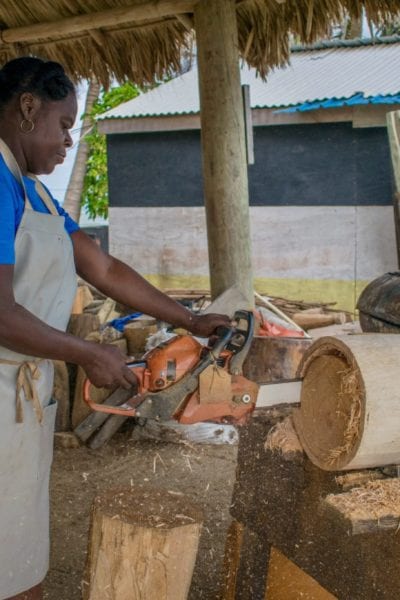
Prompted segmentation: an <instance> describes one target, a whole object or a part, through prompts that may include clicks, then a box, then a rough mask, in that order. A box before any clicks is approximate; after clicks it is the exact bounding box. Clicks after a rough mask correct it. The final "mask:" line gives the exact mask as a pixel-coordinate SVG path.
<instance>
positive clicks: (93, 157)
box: [82, 82, 140, 219]
mask: <svg viewBox="0 0 400 600" xmlns="http://www.w3.org/2000/svg"><path fill="white" fill-rule="evenodd" d="M139 93H140V90H139V89H138V88H137V87H136V86H135V85H133V84H132V83H129V82H128V83H124V84H123V85H121V86H119V87H115V88H112V89H111V90H109V91H107V92H106V91H104V90H103V91H102V92H101V94H100V96H99V98H98V100H97V101H96V102H95V103H94V105H93V108H92V110H91V111H90V117H91V120H92V122H93V125H94V129H93V130H92V131H91V133H90V134H88V135H87V136H86V142H87V143H88V144H89V156H88V160H87V165H86V175H85V182H84V187H83V198H82V205H83V208H84V210H85V212H86V213H87V215H88V216H89V217H90V218H91V219H94V218H96V217H103V218H106V217H107V215H108V176H107V152H106V136H105V135H104V134H100V133H99V132H98V130H97V127H96V122H95V117H96V116H97V115H100V114H102V113H104V112H106V111H107V110H110V109H111V108H114V107H116V106H118V105H119V104H121V103H122V102H127V101H128V100H131V99H132V98H135V97H136V96H138V95H139Z"/></svg>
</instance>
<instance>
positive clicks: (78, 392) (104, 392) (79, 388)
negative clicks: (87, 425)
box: [72, 338, 127, 429]
mask: <svg viewBox="0 0 400 600" xmlns="http://www.w3.org/2000/svg"><path fill="white" fill-rule="evenodd" d="M112 345H113V346H117V347H118V348H120V349H121V350H122V352H123V353H124V354H126V351H127V346H126V340H125V339H124V338H121V339H119V340H115V341H114V342H112ZM85 379H86V373H85V371H84V370H83V369H82V367H78V370H77V375H76V383H75V393H74V403H73V407H72V428H73V429H75V428H76V427H77V426H78V425H79V423H81V422H82V421H83V420H84V419H85V418H86V417H87V416H89V415H90V413H91V412H92V411H91V409H90V407H89V406H88V404H87V403H86V402H85V401H84V399H83V383H84V381H85ZM110 395H111V390H108V389H106V388H95V387H93V388H92V398H93V400H94V401H95V402H99V403H100V404H101V403H102V402H104V401H105V400H106V399H107V398H108V397H109V396H110Z"/></svg>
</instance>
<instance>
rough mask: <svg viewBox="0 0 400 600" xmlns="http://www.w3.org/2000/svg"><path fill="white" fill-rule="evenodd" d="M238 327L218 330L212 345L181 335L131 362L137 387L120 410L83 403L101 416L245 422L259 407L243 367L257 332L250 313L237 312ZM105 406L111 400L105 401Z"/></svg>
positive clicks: (86, 387)
mask: <svg viewBox="0 0 400 600" xmlns="http://www.w3.org/2000/svg"><path fill="white" fill-rule="evenodd" d="M233 321H234V322H235V326H232V327H219V328H218V329H217V331H216V340H215V341H214V343H213V344H212V345H210V346H204V345H202V344H200V342H198V341H197V340H196V339H195V338H194V337H192V336H191V335H178V336H176V337H174V338H172V339H170V340H168V341H167V342H163V343H162V344H160V345H159V346H157V347H156V348H154V349H153V350H150V351H149V352H147V353H146V354H145V355H144V356H143V358H142V359H141V360H134V361H132V362H130V363H128V366H129V368H130V369H132V371H133V373H134V374H135V375H136V378H137V386H135V387H134V388H132V390H131V391H129V390H128V391H127V392H126V396H127V397H126V398H124V399H123V403H122V404H119V405H118V406H110V405H107V404H106V403H105V404H98V403H96V402H94V401H93V400H92V399H91V396H90V391H91V386H92V384H91V383H90V381H89V380H86V381H85V383H84V394H83V396H84V399H85V401H86V402H87V403H88V404H89V406H90V408H92V409H93V410H95V411H99V412H102V413H108V414H114V415H122V416H124V417H128V416H130V417H141V418H147V419H157V420H161V421H167V420H170V419H172V418H173V419H176V420H177V421H178V422H179V423H184V424H190V423H198V422H200V421H213V422H224V423H227V422H234V423H244V422H245V421H246V419H247V417H248V416H249V415H250V414H251V413H252V411H253V410H254V408H255V404H256V400H257V394H258V387H259V386H258V385H257V384H256V383H254V382H252V381H250V380H248V379H246V378H245V377H243V374H242V372H243V369H242V368H243V363H244V360H245V358H246V356H247V354H248V351H249V349H250V345H251V341H252V338H253V333H254V316H253V313H252V312H248V311H237V312H236V313H235V315H234V317H233ZM106 402H107V401H106Z"/></svg>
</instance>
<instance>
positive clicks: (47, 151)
mask: <svg viewBox="0 0 400 600" xmlns="http://www.w3.org/2000/svg"><path fill="white" fill-rule="evenodd" d="M77 108H78V106H77V101H76V96H75V94H74V93H72V92H71V93H70V94H68V96H67V97H66V98H64V100H57V101H52V100H48V101H43V100H41V101H40V103H39V107H38V109H37V111H35V115H34V117H33V118H32V120H33V122H34V124H35V127H34V129H33V131H31V132H30V133H26V134H24V154H25V159H26V163H27V167H28V170H29V171H30V172H31V173H34V174H35V175H48V174H49V173H51V172H52V171H53V170H54V168H55V167H56V166H57V165H59V164H61V163H62V162H63V161H64V159H65V156H66V152H67V149H68V148H70V147H71V146H72V139H71V136H70V133H69V130H70V129H71V128H72V126H73V124H74V122H75V119H76V113H77Z"/></svg>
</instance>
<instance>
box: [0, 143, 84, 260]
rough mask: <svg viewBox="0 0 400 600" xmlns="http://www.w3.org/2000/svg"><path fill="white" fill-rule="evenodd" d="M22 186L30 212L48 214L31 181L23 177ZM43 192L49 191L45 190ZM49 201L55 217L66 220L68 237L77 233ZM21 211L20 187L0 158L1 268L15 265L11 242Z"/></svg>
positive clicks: (70, 222) (76, 226) (13, 239)
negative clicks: (55, 211) (56, 212)
mask: <svg viewBox="0 0 400 600" xmlns="http://www.w3.org/2000/svg"><path fill="white" fill-rule="evenodd" d="M24 184H25V187H26V193H27V194H28V198H29V200H30V203H31V205H32V208H33V210H36V211H38V212H42V213H49V210H48V209H47V206H46V205H45V204H44V203H43V201H42V199H41V198H40V196H39V195H38V193H37V192H36V190H35V182H34V181H33V179H30V178H29V177H24ZM46 190H47V191H48V189H47V188H46ZM49 194H50V192H49ZM50 196H51V194H50ZM51 198H52V200H53V202H54V206H55V207H56V209H57V211H58V213H59V214H60V216H62V217H64V219H65V230H66V231H67V232H68V233H69V234H70V235H71V233H73V232H74V231H78V229H79V225H78V224H77V223H76V222H75V221H74V220H73V219H71V217H70V216H69V215H68V213H66V212H65V210H63V209H62V208H61V206H60V205H59V203H58V202H57V200H55V199H54V198H53V196H51ZM24 208H25V197H24V192H23V190H22V187H21V185H20V183H19V182H18V181H17V180H16V179H15V177H14V175H13V174H12V173H11V171H10V170H9V169H8V167H7V165H6V163H5V162H4V159H3V157H2V156H1V154H0V264H2V265H13V264H14V263H15V249H14V241H15V236H16V233H17V230H18V227H19V224H20V223H21V219H22V215H23V213H24Z"/></svg>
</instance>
